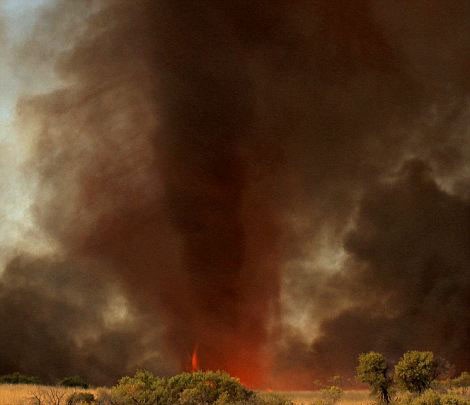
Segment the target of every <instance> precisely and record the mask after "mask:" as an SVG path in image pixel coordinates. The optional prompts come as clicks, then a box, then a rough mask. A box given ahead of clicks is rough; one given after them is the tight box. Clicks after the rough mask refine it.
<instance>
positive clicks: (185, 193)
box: [0, 0, 470, 388]
mask: <svg viewBox="0 0 470 405" xmlns="http://www.w3.org/2000/svg"><path fill="white" fill-rule="evenodd" d="M85 3H86V4H85ZM469 17H470V4H468V2H466V1H465V0H456V1H453V2H447V3H445V4H444V3H443V2H439V1H437V0H432V1H429V0H428V1H415V2H387V1H366V0H358V1H355V2H350V1H346V0H344V1H340V0H335V1H331V0H328V1H327V0H325V1H322V0H320V1H314V2H311V1H297V2H292V1H286V0H276V1H258V2H250V1H244V0H240V1H235V2H218V1H213V0H201V1H197V2H186V1H178V0H176V1H175V0H158V1H151V0H139V1H133V2H128V1H124V0H95V1H90V2H83V3H82V2H81V3H80V4H77V3H72V2H67V1H65V0H63V1H62V0H60V1H56V2H55V3H54V4H53V5H49V6H48V7H47V8H44V10H43V12H42V14H41V15H40V16H39V18H38V22H37V26H36V28H35V29H34V30H33V33H32V34H31V35H30V36H29V37H28V39H26V40H24V41H23V42H22V44H21V46H18V47H17V48H15V50H14V51H12V52H13V53H14V60H15V61H16V63H17V64H18V66H21V68H22V69H24V70H25V71H28V72H34V69H35V67H36V66H38V67H39V68H40V70H41V72H43V71H47V69H48V67H49V68H52V67H53V69H54V72H55V75H56V79H55V80H56V83H55V86H54V89H53V90H43V91H37V90H35V91H34V92H33V91H31V93H30V94H28V92H27V91H24V92H23V96H22V97H21V100H20V101H19V102H18V104H17V115H16V121H17V123H18V127H19V129H18V137H19V140H18V142H22V143H23V144H26V145H28V147H27V150H28V159H27V162H26V164H25V167H24V170H25V171H26V173H27V174H28V176H30V178H33V179H34V184H35V188H34V200H33V202H32V205H31V215H32V217H33V218H34V224H35V227H36V229H37V230H38V232H40V234H41V235H44V238H47V240H49V241H51V242H50V243H51V244H52V245H54V246H55V251H54V252H52V253H49V254H47V255H46V254H44V253H42V254H40V253H38V252H37V251H36V252H34V251H33V250H32V249H31V248H25V247H24V246H21V248H17V249H14V250H11V249H10V253H9V257H13V259H11V261H10V262H9V263H8V264H7V267H6V269H5V271H4V273H3V276H2V279H1V285H0V301H2V302H4V305H2V308H3V310H2V316H1V318H0V319H1V320H2V322H3V325H4V328H6V329H5V330H6V331H7V332H6V333H4V334H3V336H4V338H5V344H2V346H1V347H2V348H3V349H0V365H1V367H0V372H9V371H15V370H16V369H19V370H21V371H24V372H30V373H35V374H40V375H42V376H44V377H45V378H48V379H54V378H58V377H59V376H60V375H63V374H77V373H79V374H83V375H85V376H88V377H89V378H92V379H94V380H95V381H97V383H100V384H104V383H112V382H113V381H115V378H116V376H118V375H120V374H124V373H128V372H132V371H133V370H135V369H136V368H139V367H146V368H149V369H152V370H154V371H156V372H158V373H163V374H168V373H173V372H177V371H180V370H185V369H188V368H190V367H191V362H192V361H193V362H194V359H193V358H192V356H193V351H194V349H195V348H197V352H198V359H197V360H198V363H199V365H200V366H201V367H202V368H205V369H224V370H227V371H228V372H230V373H232V374H233V375H235V376H237V377H239V378H241V380H242V382H245V383H247V384H248V385H250V386H253V387H268V386H269V387H273V388H309V387H311V385H312V382H313V380H316V379H326V378H328V377H331V376H332V375H338V374H341V375H343V376H345V377H347V376H352V375H353V373H354V367H355V362H356V358H357V356H358V354H359V353H361V352H364V351H368V350H379V351H382V352H384V353H385V354H386V355H387V356H388V357H389V358H390V359H392V360H393V359H396V358H397V357H398V356H399V355H401V353H402V352H403V351H405V350H410V349H429V350H433V351H435V352H436V353H437V354H438V355H440V356H444V357H446V358H447V359H448V360H449V361H450V362H451V363H453V364H454V365H455V366H456V369H457V370H463V369H469V368H470V353H469V352H468V349H467V348H468V346H469V343H470V342H469V339H470V317H469V315H468V307H469V304H470V302H469V300H470V298H469V297H470V274H469V271H470V270H469V269H470V166H469V163H468V162H469V157H470V138H469V129H468V125H469V91H470V87H469V84H470V83H469V75H468V70H469V68H470V66H469V55H470V52H469V51H470V49H469V48H470V23H469V21H470V19H469ZM30 74H33V75H34V73H30ZM38 76H39V73H38ZM12 252H13V253H12ZM26 296H31V297H33V298H34V299H33V300H29V299H26V298H25V297H26ZM25 314H30V316H25ZM2 339H3V337H2ZM44 348H46V349H44Z"/></svg>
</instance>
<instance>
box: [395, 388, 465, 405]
mask: <svg viewBox="0 0 470 405" xmlns="http://www.w3.org/2000/svg"><path fill="white" fill-rule="evenodd" d="M397 402H398V403H399V404H400V405H470V401H468V400H466V399H463V398H461V397H458V396H456V395H450V394H443V395H442V394H439V393H437V392H436V391H433V390H427V391H425V392H423V393H422V394H421V395H417V394H408V395H405V396H404V397H401V398H400V399H399V400H398V401H397Z"/></svg>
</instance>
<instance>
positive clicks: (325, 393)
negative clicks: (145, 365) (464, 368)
mask: <svg viewBox="0 0 470 405" xmlns="http://www.w3.org/2000/svg"><path fill="white" fill-rule="evenodd" d="M440 364H441V363H440V362H439V361H438V360H436V359H435V357H434V355H433V354H432V353H431V352H417V351H413V352H407V353H405V354H404V355H403V356H402V358H401V359H400V360H399V361H398V362H397V364H396V365H394V366H393V365H392V364H390V363H389V362H388V361H387V359H386V358H385V357H384V356H383V355H382V354H381V353H377V352H369V353H364V354H361V355H360V356H359V358H358V365H357V369H356V377H357V381H360V382H362V383H366V384H368V385H369V388H370V393H371V394H372V398H373V400H374V402H375V403H376V404H382V405H383V404H391V405H470V400H469V398H468V396H467V395H466V394H467V393H468V388H469V386H470V373H468V372H463V373H462V374H460V375H459V376H457V377H455V378H450V377H449V376H448V375H447V376H445V378H443V377H442V376H441V375H440ZM0 381H2V382H3V384H0V405H337V404H341V405H373V403H372V402H371V401H372V400H369V399H368V398H367V395H366V392H365V391H344V390H343V388H342V387H341V385H342V384H343V380H342V379H341V377H339V376H335V377H333V378H332V379H330V380H327V382H326V384H329V385H323V386H321V389H318V390H316V391H309V392H307V391H306V392H290V393H286V392H284V393H272V392H255V391H252V390H249V389H248V388H246V387H244V386H243V385H242V384H241V383H240V382H239V380H237V379H236V378H233V377H231V376H230V375H228V374H226V373H224V372H220V371H217V372H213V371H204V372H203V371H198V372H193V373H182V374H178V375H176V376H173V377H158V376H155V375H154V374H152V373H151V372H149V371H145V370H141V371H138V372H137V373H136V374H135V375H133V376H126V377H123V378H121V379H120V380H119V381H118V383H117V384H116V385H115V386H113V387H111V388H96V389H94V388H93V389H90V388H89V385H88V383H87V382H86V381H85V380H84V379H83V378H81V377H78V376H72V377H67V378H64V379H62V380H60V381H59V382H58V383H57V384H56V385H55V386H40V385H32V384H33V383H35V382H37V381H38V379H37V378H36V377H31V376H25V375H22V374H20V373H13V374H9V375H6V376H2V377H0ZM317 385H318V384H317Z"/></svg>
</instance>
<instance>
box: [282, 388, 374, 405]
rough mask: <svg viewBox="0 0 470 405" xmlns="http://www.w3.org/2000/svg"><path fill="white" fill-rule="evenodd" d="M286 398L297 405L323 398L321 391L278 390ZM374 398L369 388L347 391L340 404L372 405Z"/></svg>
mask: <svg viewBox="0 0 470 405" xmlns="http://www.w3.org/2000/svg"><path fill="white" fill-rule="evenodd" d="M277 394H279V395H282V396H283V397H285V398H289V399H290V400H292V401H293V402H294V403H295V404H297V405H301V404H304V405H309V404H311V403H312V402H313V401H315V400H319V399H321V397H320V392H319V391H282V392H277ZM373 402H374V400H373V399H372V398H371V397H370V396H369V391H367V390H349V391H345V392H344V395H343V397H342V398H341V400H340V401H339V402H338V405H370V404H372V403H373Z"/></svg>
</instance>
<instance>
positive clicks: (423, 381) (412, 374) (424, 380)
mask: <svg viewBox="0 0 470 405" xmlns="http://www.w3.org/2000/svg"><path fill="white" fill-rule="evenodd" d="M438 366H439V364H438V362H437V361H436V359H435V358H434V354H433V353H432V352H420V351H409V352H406V353H405V354H404V355H403V357H402V358H401V359H400V361H399V362H398V363H397V365H396V366H395V378H396V380H397V382H398V383H399V384H400V385H401V386H402V387H404V388H406V389H407V390H408V391H410V392H416V393H418V394H421V393H422V392H423V391H425V390H426V389H428V388H430V387H431V384H432V382H433V381H434V380H435V379H436V378H437V376H438V371H439V370H438Z"/></svg>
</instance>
